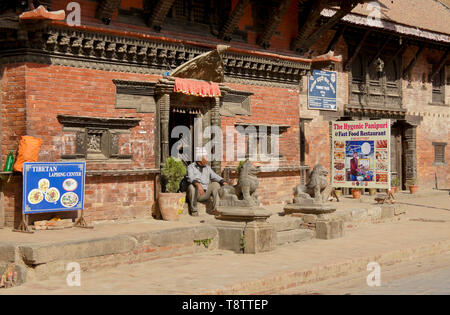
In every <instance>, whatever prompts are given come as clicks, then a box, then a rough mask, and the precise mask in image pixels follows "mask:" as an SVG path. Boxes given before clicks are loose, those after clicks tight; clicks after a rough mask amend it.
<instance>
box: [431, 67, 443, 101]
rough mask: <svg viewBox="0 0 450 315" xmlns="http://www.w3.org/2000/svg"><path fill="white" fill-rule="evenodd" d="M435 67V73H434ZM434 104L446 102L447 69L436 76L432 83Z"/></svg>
mask: <svg viewBox="0 0 450 315" xmlns="http://www.w3.org/2000/svg"><path fill="white" fill-rule="evenodd" d="M434 70H435V69H434V67H433V73H434ZM432 90H433V91H432V94H433V96H432V103H434V104H444V102H445V98H444V96H445V68H444V67H442V69H441V70H440V71H439V72H438V73H437V74H436V75H435V76H434V78H433V81H432Z"/></svg>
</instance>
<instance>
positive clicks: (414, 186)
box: [409, 185, 419, 194]
mask: <svg viewBox="0 0 450 315" xmlns="http://www.w3.org/2000/svg"><path fill="white" fill-rule="evenodd" d="M418 190H419V186H417V185H411V186H409V192H410V193H411V194H415V193H416V192H417V191H418Z"/></svg>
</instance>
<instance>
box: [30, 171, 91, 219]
mask: <svg viewBox="0 0 450 315" xmlns="http://www.w3.org/2000/svg"><path fill="white" fill-rule="evenodd" d="M85 170H86V162H55V163H53V162H35V163H34V162H33V163H30V162H26V163H24V164H23V201H22V205H23V206H22V211H23V213H24V214H31V213H41V212H57V211H73V210H83V207H84V181H85Z"/></svg>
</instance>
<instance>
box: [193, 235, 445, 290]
mask: <svg viewBox="0 0 450 315" xmlns="http://www.w3.org/2000/svg"><path fill="white" fill-rule="evenodd" d="M449 251H450V240H443V241H438V242H434V243H430V244H422V245H419V246H415V247H410V248H407V249H401V250H394V251H390V252H386V253H380V254H374V255H370V256H365V257H360V258H355V259H351V260H345V261H341V262H337V263H332V264H328V265H321V266H316V267H313V268H311V269H307V270H294V271H288V272H282V273H276V274H271V275H267V276H266V277H264V278H260V279H256V280H250V281H245V282H240V283H236V284H233V285H231V286H227V287H225V288H221V289H217V290H208V291H204V292H201V293H195V294H200V295H218V294H240V295H247V294H277V293H280V292H281V291H283V290H286V289H289V288H293V287H297V286H301V285H303V284H306V283H313V282H318V281H323V280H327V279H331V278H338V277H341V276H345V275H349V274H352V273H358V272H362V271H366V270H367V264H368V263H369V262H377V263H379V264H380V266H381V267H383V266H386V265H392V264H396V263H400V262H403V261H408V260H414V259H418V258H422V257H426V256H433V255H439V254H442V253H445V252H449ZM186 294H194V293H186Z"/></svg>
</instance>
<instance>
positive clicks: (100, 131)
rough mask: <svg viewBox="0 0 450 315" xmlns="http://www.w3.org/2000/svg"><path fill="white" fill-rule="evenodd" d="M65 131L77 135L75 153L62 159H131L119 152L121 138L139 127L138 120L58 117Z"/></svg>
mask: <svg viewBox="0 0 450 315" xmlns="http://www.w3.org/2000/svg"><path fill="white" fill-rule="evenodd" d="M57 118H58V121H59V122H60V123H61V124H62V125H63V130H64V131H66V132H67V131H68V132H71V131H72V132H74V133H75V152H73V153H71V154H63V155H62V156H61V158H62V159H88V160H104V159H131V158H132V156H131V155H123V154H120V152H119V137H120V135H121V134H124V133H129V132H130V131H129V129H131V128H133V127H135V126H137V124H138V123H139V121H140V120H139V119H136V118H104V117H84V116H68V115H58V116H57Z"/></svg>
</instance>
